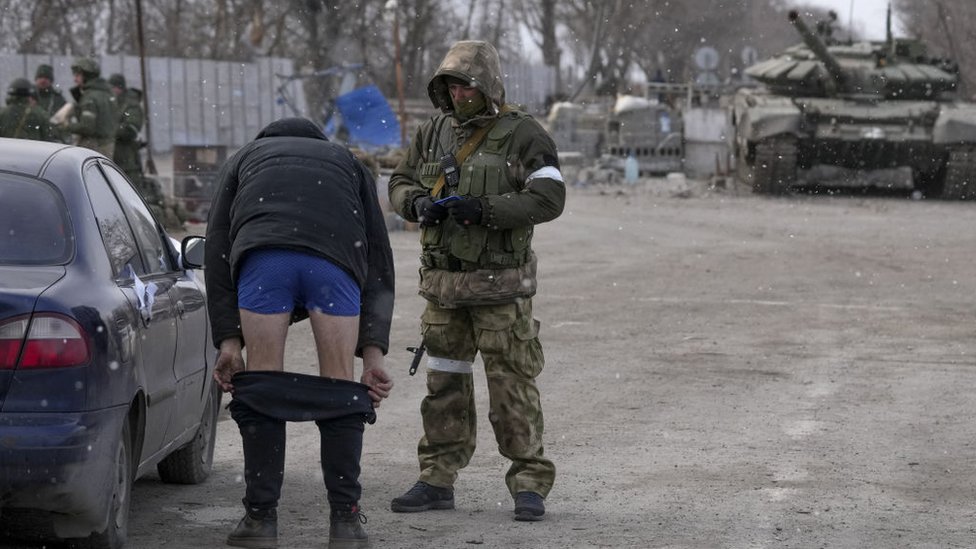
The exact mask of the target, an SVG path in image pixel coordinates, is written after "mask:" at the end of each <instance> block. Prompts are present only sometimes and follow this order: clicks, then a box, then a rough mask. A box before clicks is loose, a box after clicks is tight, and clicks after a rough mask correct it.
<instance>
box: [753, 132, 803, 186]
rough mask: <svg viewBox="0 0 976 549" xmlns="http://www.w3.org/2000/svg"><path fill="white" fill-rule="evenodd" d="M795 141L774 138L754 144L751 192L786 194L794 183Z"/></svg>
mask: <svg viewBox="0 0 976 549" xmlns="http://www.w3.org/2000/svg"><path fill="white" fill-rule="evenodd" d="M796 157H797V151H796V139H795V138H794V137H775V138H770V139H764V140H762V141H760V142H759V143H757V144H756V159H755V162H753V165H752V174H753V175H752V190H753V191H754V192H757V193H762V194H786V193H787V192H789V190H790V187H791V186H793V184H794V183H796Z"/></svg>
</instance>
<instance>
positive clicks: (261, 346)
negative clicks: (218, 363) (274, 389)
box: [240, 309, 291, 372]
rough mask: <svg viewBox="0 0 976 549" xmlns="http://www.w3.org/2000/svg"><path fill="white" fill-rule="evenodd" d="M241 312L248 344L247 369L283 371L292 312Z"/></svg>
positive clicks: (242, 326) (245, 342) (241, 310)
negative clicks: (266, 313)
mask: <svg viewBox="0 0 976 549" xmlns="http://www.w3.org/2000/svg"><path fill="white" fill-rule="evenodd" d="M240 312H241V332H243V333H244V344H245V345H247V347H246V348H247V370H248V371H252V372H253V371H259V370H269V371H273V372H281V371H283V370H284V367H285V338H286V337H287V336H288V321H289V319H290V318H291V313H280V314H273V315H265V314H259V313H255V312H251V311H247V310H244V309H240Z"/></svg>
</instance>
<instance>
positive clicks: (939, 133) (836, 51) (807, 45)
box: [731, 11, 976, 199]
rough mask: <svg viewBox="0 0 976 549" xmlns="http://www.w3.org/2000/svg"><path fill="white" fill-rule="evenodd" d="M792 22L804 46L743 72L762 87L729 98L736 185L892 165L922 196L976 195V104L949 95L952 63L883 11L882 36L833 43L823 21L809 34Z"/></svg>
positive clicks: (771, 184) (774, 188) (761, 189)
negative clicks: (895, 31)
mask: <svg viewBox="0 0 976 549" xmlns="http://www.w3.org/2000/svg"><path fill="white" fill-rule="evenodd" d="M833 17H836V16H833ZM789 20H790V22H791V23H792V24H793V26H794V27H796V30H797V31H798V32H799V33H800V35H801V36H802V38H803V43H802V44H797V45H795V46H792V47H790V48H788V49H786V50H785V51H783V52H782V53H781V54H779V55H777V56H775V57H773V58H771V59H768V60H765V61H762V62H760V63H758V64H755V65H753V66H751V67H749V68H748V69H746V71H745V72H746V74H747V75H748V76H750V77H751V78H753V79H755V80H756V81H758V82H759V83H760V84H761V85H760V86H758V87H754V88H742V89H740V90H739V91H737V92H736V95H735V97H734V99H733V104H732V109H731V123H732V125H733V127H734V132H733V133H734V144H733V150H734V153H735V158H736V171H737V176H738V178H739V180H740V181H742V182H743V183H745V184H748V185H751V186H752V188H753V190H754V191H755V192H758V193H768V194H780V193H785V192H787V191H788V190H789V189H790V188H791V187H793V186H796V185H799V184H817V183H818V181H816V180H815V179H816V177H815V176H814V177H810V176H809V174H811V173H815V171H814V170H812V168H814V167H819V166H829V167H836V168H840V169H841V170H847V171H846V172H845V173H849V174H851V177H852V178H854V179H855V180H856V179H857V178H856V177H854V176H856V175H857V174H863V173H866V172H871V171H872V170H889V169H898V170H901V171H902V172H910V180H911V183H910V184H911V186H912V187H914V188H915V189H916V190H918V191H921V192H922V193H924V194H925V195H926V196H934V197H942V198H946V199H973V198H976V105H974V104H971V103H966V102H962V101H959V100H957V99H956V98H955V97H954V92H955V90H956V85H957V82H958V70H957V66H956V65H955V64H954V63H953V62H951V61H949V60H946V59H935V58H932V57H929V56H928V55H927V54H926V48H925V44H923V43H921V42H919V41H917V40H911V39H904V38H897V39H895V38H892V34H891V15H890V12H889V16H888V33H887V39H886V40H884V41H863V42H848V43H839V42H838V41H836V40H834V39H833V37H832V32H831V27H830V22H829V21H825V22H821V23H818V24H817V31H816V32H814V31H812V30H810V29H809V28H808V27H807V26H806V24H805V23H804V22H803V20H802V19H801V18H800V16H799V14H798V13H797V12H796V11H791V12H790V13H789ZM904 168H908V170H905V169H904ZM801 175H802V176H804V177H802V178H801V177H798V176H801Z"/></svg>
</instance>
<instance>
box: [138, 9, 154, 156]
mask: <svg viewBox="0 0 976 549" xmlns="http://www.w3.org/2000/svg"><path fill="white" fill-rule="evenodd" d="M135 2H136V35H137V38H138V40H139V72H140V73H141V78H142V109H143V111H144V112H145V113H146V173H148V174H149V175H157V174H158V173H159V172H157V171H156V163H155V162H153V157H152V131H151V126H150V121H151V120H152V115H151V114H150V112H149V87H148V85H147V82H148V81H147V80H146V40H145V37H144V35H143V32H142V0H135Z"/></svg>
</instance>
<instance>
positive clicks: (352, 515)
mask: <svg viewBox="0 0 976 549" xmlns="http://www.w3.org/2000/svg"><path fill="white" fill-rule="evenodd" d="M363 524H366V515H364V514H362V513H360V512H359V506H358V505H345V506H338V507H333V508H332V512H331V513H330V515H329V549H359V548H361V547H368V546H369V536H368V535H367V534H366V530H364V529H363Z"/></svg>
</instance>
